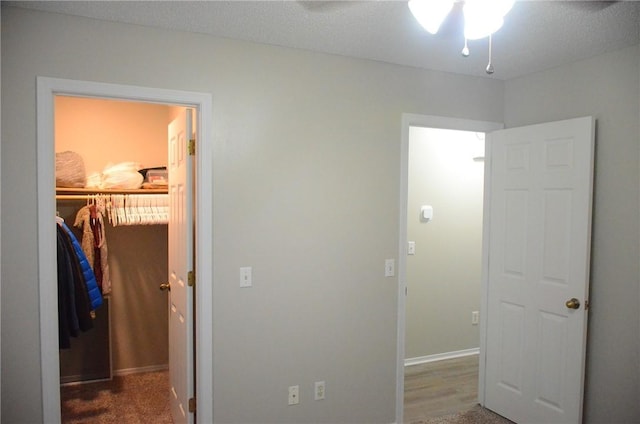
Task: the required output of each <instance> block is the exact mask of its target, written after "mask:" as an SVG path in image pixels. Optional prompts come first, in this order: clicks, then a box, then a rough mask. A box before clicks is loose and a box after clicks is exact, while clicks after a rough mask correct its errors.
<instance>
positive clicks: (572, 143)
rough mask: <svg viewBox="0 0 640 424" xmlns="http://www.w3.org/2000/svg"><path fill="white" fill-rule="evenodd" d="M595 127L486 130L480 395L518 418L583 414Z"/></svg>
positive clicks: (580, 123) (558, 419)
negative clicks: (484, 309) (485, 288)
mask: <svg viewBox="0 0 640 424" xmlns="http://www.w3.org/2000/svg"><path fill="white" fill-rule="evenodd" d="M594 127H595V125H594V120H593V118H591V117H587V118H578V119H572V120H567V121H560V122H553V123H548V124H541V125H532V126H528V127H522V128H514V129H508V130H502V131H497V132H493V133H490V134H488V135H487V142H488V144H489V149H490V164H489V167H490V169H489V170H488V171H489V172H490V188H489V190H490V193H489V196H488V199H489V203H490V204H489V206H488V207H489V209H486V212H485V213H486V214H488V219H489V222H488V234H489V240H488V243H487V244H486V245H485V246H487V245H488V268H487V269H488V274H486V277H485V278H486V283H487V286H488V294H487V296H488V308H487V313H486V319H487V324H486V327H485V328H486V344H485V354H486V368H485V374H484V376H485V378H484V384H485V388H484V395H485V396H484V402H485V406H486V407H487V408H489V409H491V410H493V411H495V412H497V413H499V414H500V415H503V416H505V417H507V418H509V419H511V420H512V421H515V422H518V423H579V422H582V397H583V383H584V366H585V348H586V332H587V313H588V311H587V308H586V306H587V302H588V293H589V290H588V289H589V263H590V248H591V205H592V188H593V152H594ZM485 228H487V227H485ZM486 257H487V255H485V258H486ZM571 299H575V300H574V301H573V302H572V301H571ZM578 303H579V306H578ZM573 308H575V309H573ZM481 390H482V388H481Z"/></svg>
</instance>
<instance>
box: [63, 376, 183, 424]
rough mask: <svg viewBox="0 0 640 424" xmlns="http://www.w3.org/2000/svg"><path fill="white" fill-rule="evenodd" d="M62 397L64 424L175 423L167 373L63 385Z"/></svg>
mask: <svg viewBox="0 0 640 424" xmlns="http://www.w3.org/2000/svg"><path fill="white" fill-rule="evenodd" d="M60 398H61V412H62V422H63V423H97V424H111V423H113V424H115V423H118V424H125V423H126V424H148V423H154V424H155V423H157V424H171V423H172V420H171V413H170V410H169V382H168V372H167V371H160V372H148V373H141V374H130V375H127V376H121V377H114V378H113V380H112V381H104V382H97V383H86V384H77V385H71V386H63V387H62V388H61V390H60Z"/></svg>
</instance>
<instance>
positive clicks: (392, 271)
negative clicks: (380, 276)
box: [384, 259, 396, 277]
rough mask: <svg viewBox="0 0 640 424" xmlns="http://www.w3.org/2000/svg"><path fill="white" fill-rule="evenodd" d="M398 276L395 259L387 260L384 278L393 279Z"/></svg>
mask: <svg viewBox="0 0 640 424" xmlns="http://www.w3.org/2000/svg"><path fill="white" fill-rule="evenodd" d="M394 275H396V261H394V260H393V259H386V260H385V261H384V276H385V277H393V276H394Z"/></svg>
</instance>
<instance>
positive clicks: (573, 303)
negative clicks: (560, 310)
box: [565, 297, 580, 309]
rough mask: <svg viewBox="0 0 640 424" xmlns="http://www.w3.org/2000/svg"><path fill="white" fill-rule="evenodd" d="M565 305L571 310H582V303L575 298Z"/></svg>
mask: <svg viewBox="0 0 640 424" xmlns="http://www.w3.org/2000/svg"><path fill="white" fill-rule="evenodd" d="M565 305H566V306H567V308H569V309H579V308H580V301H579V300H578V299H576V298H575V297H574V298H571V299H569V300H567V301H566V303H565Z"/></svg>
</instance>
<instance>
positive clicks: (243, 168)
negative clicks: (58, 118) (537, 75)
mask: <svg viewBox="0 0 640 424" xmlns="http://www.w3.org/2000/svg"><path fill="white" fill-rule="evenodd" d="M149 7H152V5H150V6H149ZM2 31H3V34H2V62H3V69H2V71H3V72H2V117H3V124H4V125H3V126H2V139H3V143H2V161H3V162H2V196H3V198H2V208H3V209H2V219H3V228H2V229H3V232H2V253H3V256H2V281H3V287H2V395H3V396H2V417H3V420H6V421H7V422H15V421H22V422H37V421H39V420H41V418H42V411H41V408H40V405H41V393H40V391H39V387H40V382H41V381H40V380H41V376H40V370H39V368H40V358H39V349H40V343H39V325H38V282H37V281H38V273H37V269H36V267H35V266H34V260H35V257H36V252H37V239H36V233H35V226H36V210H35V207H36V141H35V140H36V131H35V129H36V126H35V125H36V116H35V109H36V96H35V83H36V76H38V75H42V76H49V77H60V78H70V79H81V80H93V81H104V82H112V83H120V84H132V85H142V86H151V87H159V88H171V89H182V90H192V91H201V92H208V93H212V94H213V99H214V107H213V110H214V112H213V123H214V139H213V143H214V163H213V164H212V166H213V170H214V181H212V182H211V185H212V190H213V196H214V209H213V210H212V211H211V216H212V219H213V229H214V235H215V236H214V241H213V243H214V257H213V258H212V264H215V267H214V274H213V275H214V288H213V297H214V298H213V299H212V300H211V302H212V305H213V315H214V316H213V317H214V328H213V342H214V358H213V369H214V383H213V384H214V399H213V404H214V405H215V408H214V411H215V412H214V414H215V417H214V418H215V420H216V421H217V422H237V423H250V422H278V423H286V422H296V423H303V422H353V423H355V422H360V423H389V422H392V421H394V418H395V387H396V375H395V372H396V343H397V339H396V324H397V310H396V309H397V281H396V279H395V278H385V277H384V272H383V269H384V259H385V258H393V257H395V256H396V255H397V250H398V246H397V244H398V238H399V233H398V222H399V204H398V199H399V176H400V134H401V115H402V113H404V112H412V113H420V114H429V115H441V116H451V117H460V118H466V119H477V120H485V121H501V120H502V114H503V100H504V98H503V96H504V91H503V84H502V83H501V82H497V81H492V80H490V79H480V78H470V77H463V76H458V75H453V74H445V73H439V72H426V71H422V70H418V69H413V68H407V67H399V66H393V65H389V64H384V63H378V62H372V61H363V60H355V59H350V58H345V57H338V56H330V55H323V54H316V53H310V52H305V51H300V50H293V49H284V48H278V47H270V46H261V45H255V44H250V43H244V42H237V41H232V40H225V39H217V38H213V37H209V36H205V35H198V34H188V33H180V32H172V31H164V30H156V29H151V28H145V27H141V26H134V25H121V24H115V23H109V22H100V21H94V20H90V19H83V18H76V17H67V16H62V15H55V14H48V13H41V12H34V11H26V10H20V9H14V8H3V9H2ZM452 93H457V94H456V95H452ZM636 180H637V179H636ZM18 182H19V187H20V189H19V190H16V189H15V187H16V184H18ZM241 266H252V267H253V280H254V287H253V288H252V289H242V290H241V289H239V288H238V268H239V267H241ZM18 363H19V364H22V366H21V367H16V364H18ZM316 380H325V381H326V384H327V389H326V396H327V398H326V399H325V400H324V401H321V402H315V401H313V400H312V398H311V392H312V388H313V382H314V381H316ZM293 384H299V385H300V390H301V391H300V399H301V403H300V405H298V406H295V407H289V406H287V405H286V403H287V386H289V385H293ZM201 401H202V400H201ZM209 401H210V400H209ZM205 402H206V401H205Z"/></svg>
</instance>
